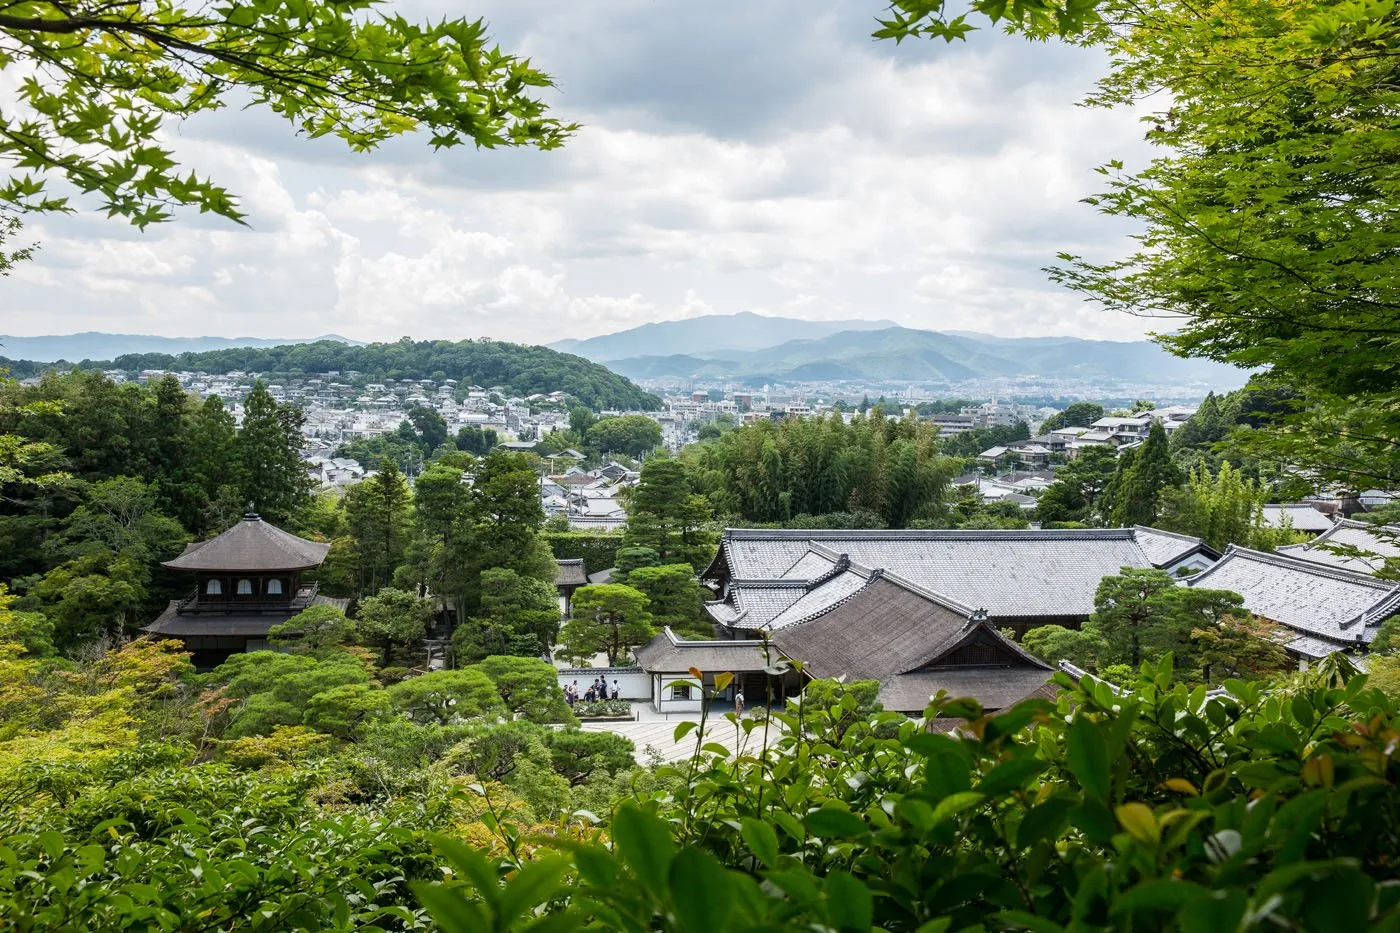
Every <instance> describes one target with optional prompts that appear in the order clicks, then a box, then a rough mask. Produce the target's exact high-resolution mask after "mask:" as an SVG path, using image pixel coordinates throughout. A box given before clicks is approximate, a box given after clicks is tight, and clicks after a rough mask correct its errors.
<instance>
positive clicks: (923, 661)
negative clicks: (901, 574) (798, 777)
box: [773, 573, 1052, 713]
mask: <svg viewBox="0 0 1400 933" xmlns="http://www.w3.org/2000/svg"><path fill="white" fill-rule="evenodd" d="M773 643H774V644H775V645H777V646H778V648H779V649H781V650H782V652H783V654H785V655H787V656H788V657H790V658H794V659H796V660H799V661H802V662H803V664H804V668H803V669H804V671H805V672H806V673H808V674H809V675H811V676H813V677H843V676H844V677H845V678H846V679H847V680H848V681H851V680H865V679H873V680H878V681H880V696H879V699H880V702H881V703H883V704H884V705H885V707H886V708H887V709H894V710H900V711H902V712H908V713H918V712H921V711H922V710H923V709H924V707H925V706H926V705H927V704H928V701H929V698H930V697H932V696H933V695H934V694H936V693H937V692H938V691H939V690H946V691H948V693H949V694H951V695H952V696H970V697H974V698H976V699H977V700H978V702H980V703H981V704H982V705H983V706H984V707H986V708H988V709H1001V708H1003V707H1007V706H1011V705H1012V704H1014V703H1015V702H1016V701H1018V700H1020V699H1022V698H1024V697H1026V696H1027V695H1029V694H1030V693H1032V692H1034V691H1035V690H1037V689H1039V688H1040V687H1041V686H1042V685H1043V684H1044V683H1045V681H1046V680H1048V679H1049V677H1050V675H1051V673H1052V671H1051V669H1050V667H1049V665H1047V664H1045V663H1044V662H1043V661H1041V660H1040V659H1039V658H1036V657H1035V656H1033V655H1031V654H1028V653H1027V652H1026V651H1025V650H1024V649H1023V648H1021V647H1020V646H1019V645H1017V644H1016V643H1015V642H1012V641H1010V640H1008V639H1006V638H1005V637H1003V636H1002V635H1001V633H999V632H998V631H997V630H996V629H995V628H993V627H992V626H991V625H989V624H988V623H987V621H986V620H985V618H983V617H979V614H978V613H977V612H975V611H973V610H969V609H967V608H966V607H962V606H958V605H957V604H955V603H950V602H948V601H946V600H944V599H942V598H941V597H939V596H938V595H936V594H933V593H929V592H926V591H924V590H922V589H920V588H919V587H918V586H916V585H914V584H911V583H910V582H908V581H907V580H902V579H900V578H898V577H895V576H892V575H890V574H888V573H879V574H875V575H874V576H873V578H872V579H871V581H870V583H869V585H868V586H866V587H864V588H862V589H861V590H860V592H858V593H856V594H854V595H853V596H851V597H850V598H848V599H846V600H844V601H842V602H840V603H838V604H836V605H834V606H832V607H831V608H830V609H828V610H827V611H826V612H824V613H821V614H820V615H817V616H816V617H815V618H812V619H810V620H808V621H804V622H798V623H795V624H792V625H790V626H788V627H786V628H783V629H781V630H779V631H778V632H777V633H776V634H775V635H774V636H773Z"/></svg>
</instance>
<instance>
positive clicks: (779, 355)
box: [551, 313, 1248, 388]
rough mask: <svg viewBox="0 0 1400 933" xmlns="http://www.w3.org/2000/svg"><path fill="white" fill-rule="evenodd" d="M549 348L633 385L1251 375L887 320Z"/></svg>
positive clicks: (625, 337)
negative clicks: (650, 382)
mask: <svg viewBox="0 0 1400 933" xmlns="http://www.w3.org/2000/svg"><path fill="white" fill-rule="evenodd" d="M853 325H854V326H853ZM551 346H552V347H553V348H554V349H558V350H564V351H565V352H569V353H576V354H578V355H580V356H584V357H587V358H589V359H592V360H594V361H596V362H599V363H604V364H605V365H607V367H608V368H609V369H612V370H614V371H615V372H618V373H621V374H622V375H624V376H627V377H629V378H632V379H651V380H666V379H700V380H706V379H709V380H718V379H731V380H742V381H747V382H750V383H752V382H756V381H760V380H761V381H786V382H860V381H867V382H872V383H874V382H884V381H898V382H905V381H908V382H950V383H951V382H963V381H967V380H975V379H985V378H998V377H1004V378H1011V377H1026V376H1038V377H1060V378H1066V379H1079V380H1085V381H1097V380H1102V381H1118V380H1124V381H1129V382H1136V383H1161V384H1169V383H1171V384H1189V383H1201V384H1204V385H1210V386H1215V387H1222V388H1224V387H1230V386H1239V385H1243V384H1244V382H1245V380H1246V378H1247V376H1248V374H1247V373H1246V372H1245V371H1243V370H1240V369H1236V368H1234V367H1232V366H1226V365H1224V364H1221V363H1215V362H1212V361H1210V360H1197V359H1181V358H1179V357H1176V356H1173V355H1171V354H1170V353H1168V352H1167V351H1165V350H1163V349H1162V348H1161V347H1159V346H1157V345H1156V344H1155V343H1151V342H1149V341H1146V340H1137V341H1113V340H1085V339H1082V338H1078V337H993V336H989V335H986V334H974V333H968V332H958V333H941V332H938V331H930V330H915V329H912V328H907V327H900V326H897V325H895V324H892V323H890V322H889V321H861V322H854V321H827V322H812V321H801V320H796V319H791V318H769V317H763V316H760V315H756V314H751V313H744V314H736V315H706V316H704V317H698V318H691V319H689V320H686V321H667V322H662V323H657V324H645V325H642V326H641V327H636V328H633V329H631V330H626V331H622V332H620V333H616V334H608V335H605V336H602V337H594V338H591V339H589V340H579V341H563V342H560V343H556V344H551Z"/></svg>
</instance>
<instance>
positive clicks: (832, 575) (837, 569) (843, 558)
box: [807, 554, 851, 592]
mask: <svg viewBox="0 0 1400 933" xmlns="http://www.w3.org/2000/svg"><path fill="white" fill-rule="evenodd" d="M850 566H851V558H850V556H849V555H846V554H842V555H840V556H839V557H837V558H836V562H835V563H833V564H832V565H831V569H830V570H828V571H827V572H826V573H824V574H822V575H821V576H819V577H814V578H813V579H812V580H811V581H810V582H809V583H808V584H807V591H808V592H811V591H812V590H815V589H816V588H817V587H819V586H821V585H822V584H824V583H826V582H827V581H829V580H834V579H836V578H837V577H839V576H841V574H843V573H845V572H846V570H847V569H849V568H850Z"/></svg>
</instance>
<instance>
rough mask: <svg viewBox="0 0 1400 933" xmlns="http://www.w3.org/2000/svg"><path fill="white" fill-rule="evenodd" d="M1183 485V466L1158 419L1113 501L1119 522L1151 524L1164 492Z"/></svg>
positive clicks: (1116, 518)
mask: <svg viewBox="0 0 1400 933" xmlns="http://www.w3.org/2000/svg"><path fill="white" fill-rule="evenodd" d="M1180 485H1181V470H1180V469H1178V468H1177V466H1176V464H1175V463H1174V462H1173V461H1172V454H1171V450H1170V449H1169V447H1168V444H1167V432H1166V429H1165V428H1163V427H1162V425H1161V422H1157V421H1154V422H1153V423H1152V428H1151V430H1149V431H1148V433H1147V440H1146V441H1144V442H1143V444H1142V447H1140V448H1138V451H1137V456H1136V457H1134V458H1133V463H1132V467H1131V469H1129V470H1128V472H1127V473H1126V474H1125V475H1124V477H1123V481H1122V483H1121V485H1120V486H1119V488H1118V489H1117V492H1116V499H1115V500H1114V503H1113V523H1114V524H1115V525H1122V526H1128V525H1151V524H1152V523H1153V522H1155V521H1156V520H1157V513H1158V509H1159V506H1160V503H1161V500H1162V493H1163V492H1165V491H1166V490H1167V489H1170V488H1172V487H1174V486H1180Z"/></svg>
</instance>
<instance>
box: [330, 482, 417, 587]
mask: <svg viewBox="0 0 1400 933" xmlns="http://www.w3.org/2000/svg"><path fill="white" fill-rule="evenodd" d="M412 498H413V497H412V493H411V492H410V490H409V488H408V482H407V481H406V480H405V479H404V477H403V474H402V473H400V472H399V469H398V467H396V466H394V464H393V462H392V461H388V460H386V461H385V462H384V464H383V468H382V469H381V470H380V471H379V472H378V473H376V474H375V475H374V476H371V477H369V478H368V479H366V480H364V481H363V482H361V483H360V484H358V485H357V486H354V487H353V488H351V490H350V491H349V492H348V493H346V496H345V519H346V524H347V525H348V526H349V529H350V536H351V537H352V538H353V539H354V541H355V553H356V556H357V564H358V569H359V592H361V593H368V594H374V593H377V592H379V590H380V589H381V588H383V587H386V586H388V585H389V584H390V583H392V582H393V579H394V572H395V571H396V570H397V569H398V568H399V565H400V564H402V563H403V560H404V554H405V552H406V551H407V549H408V543H409V536H410V533H411V531H412V513H411V508H412Z"/></svg>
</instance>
